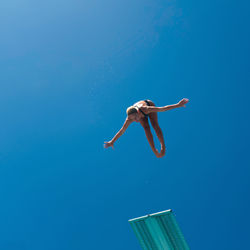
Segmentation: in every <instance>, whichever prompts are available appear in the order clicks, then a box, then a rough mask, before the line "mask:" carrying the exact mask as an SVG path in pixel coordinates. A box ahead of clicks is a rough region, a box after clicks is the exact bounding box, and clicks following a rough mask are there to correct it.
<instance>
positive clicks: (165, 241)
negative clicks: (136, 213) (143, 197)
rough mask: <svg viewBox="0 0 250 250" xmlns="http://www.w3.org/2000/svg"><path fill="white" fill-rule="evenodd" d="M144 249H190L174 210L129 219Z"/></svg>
mask: <svg viewBox="0 0 250 250" xmlns="http://www.w3.org/2000/svg"><path fill="white" fill-rule="evenodd" d="M129 223H130V225H131V226H132V228H133V231H134V232H135V234H136V237H137V238H138V240H139V242H140V244H141V247H142V249H144V250H190V248H189V247H188V245H187V243H186V241H185V239H184V237H183V234H182V232H181V230H180V228H179V226H178V224H177V222H176V219H175V216H174V214H173V212H172V210H166V211H162V212H159V213H155V214H149V215H146V216H142V217H139V218H135V219H131V220H129Z"/></svg>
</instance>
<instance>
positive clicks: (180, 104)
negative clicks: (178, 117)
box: [178, 98, 189, 108]
mask: <svg viewBox="0 0 250 250" xmlns="http://www.w3.org/2000/svg"><path fill="white" fill-rule="evenodd" d="M188 102H189V100H188V99H187V98H183V99H182V100H180V101H179V102H178V107H179V108H180V107H186V103H188Z"/></svg>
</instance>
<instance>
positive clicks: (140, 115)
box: [104, 98, 189, 158]
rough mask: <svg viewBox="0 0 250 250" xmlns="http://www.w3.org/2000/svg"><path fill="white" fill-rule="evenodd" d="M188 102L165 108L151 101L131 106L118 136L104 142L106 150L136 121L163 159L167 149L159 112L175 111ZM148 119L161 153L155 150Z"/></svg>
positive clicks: (156, 153) (180, 102)
mask: <svg viewBox="0 0 250 250" xmlns="http://www.w3.org/2000/svg"><path fill="white" fill-rule="evenodd" d="M188 102H189V100H188V99H187V98H184V99H182V100H181V101H179V102H178V103H177V104H173V105H167V106H164V107H156V106H155V104H154V103H153V102H152V101H150V100H144V101H139V102H137V103H135V104H134V105H133V106H130V107H129V108H127V118H126V120H125V122H124V124H123V126H122V128H121V129H120V130H119V131H118V132H117V134H116V135H115V136H114V138H113V139H112V140H111V141H109V142H104V143H105V145H104V147H105V148H108V147H112V148H114V143H115V141H116V140H117V139H118V138H119V137H120V136H121V135H122V134H123V133H124V132H125V130H126V129H127V128H128V126H129V125H130V124H131V123H132V122H134V121H135V122H139V123H140V124H141V125H142V127H143V128H144V130H145V134H146V137H147V139H148V142H149V145H150V147H151V149H152V150H153V152H154V154H155V155H156V157H158V158H160V157H163V156H164V155H165V151H166V148H165V143H164V138H163V134H162V131H161V128H160V126H159V124H158V118H157V112H164V111H168V110H170V109H174V108H181V107H185V104H186V103H188ZM148 117H149V119H150V122H151V125H152V127H153V128H154V130H155V133H156V135H157V137H158V139H159V141H160V143H161V151H160V153H159V152H158V150H157V149H156V148H155V144H154V139H153V135H152V133H151V130H150V126H149V122H148Z"/></svg>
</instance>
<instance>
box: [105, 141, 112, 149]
mask: <svg viewBox="0 0 250 250" xmlns="http://www.w3.org/2000/svg"><path fill="white" fill-rule="evenodd" d="M103 146H104V148H109V147H112V148H113V149H114V143H113V142H112V141H105V142H104V145H103Z"/></svg>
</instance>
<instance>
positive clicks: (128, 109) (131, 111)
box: [126, 106, 137, 115]
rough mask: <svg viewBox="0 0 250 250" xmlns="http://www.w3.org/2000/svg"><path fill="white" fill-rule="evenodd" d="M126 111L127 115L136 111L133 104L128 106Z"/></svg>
mask: <svg viewBox="0 0 250 250" xmlns="http://www.w3.org/2000/svg"><path fill="white" fill-rule="evenodd" d="M126 113H127V115H131V114H134V113H137V109H136V108H135V107H133V106H130V107H128V108H127V111H126Z"/></svg>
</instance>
